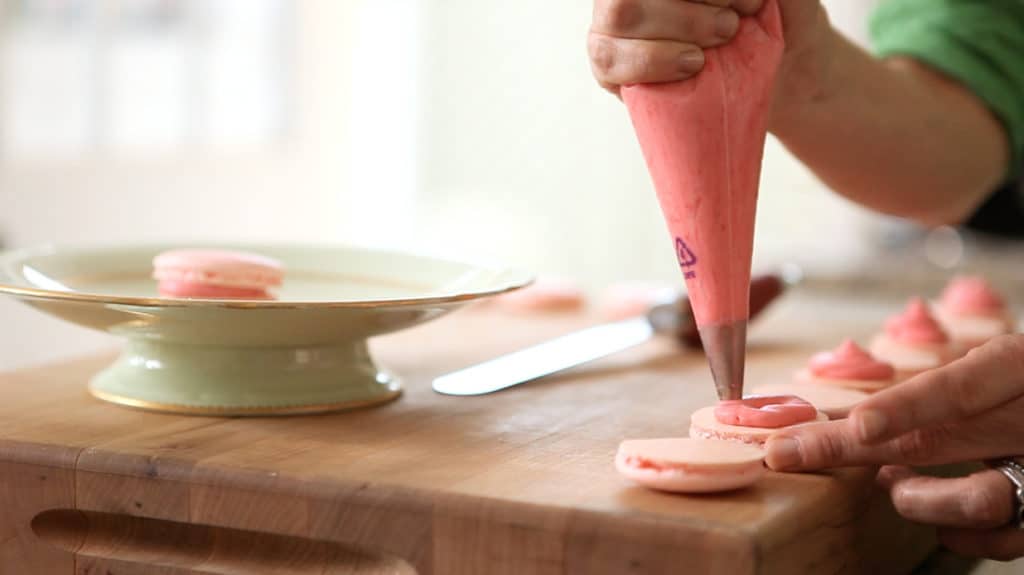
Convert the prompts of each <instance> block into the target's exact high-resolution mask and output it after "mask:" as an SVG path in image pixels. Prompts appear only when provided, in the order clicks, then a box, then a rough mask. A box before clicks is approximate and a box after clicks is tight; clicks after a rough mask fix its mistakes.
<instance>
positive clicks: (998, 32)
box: [870, 0, 1024, 177]
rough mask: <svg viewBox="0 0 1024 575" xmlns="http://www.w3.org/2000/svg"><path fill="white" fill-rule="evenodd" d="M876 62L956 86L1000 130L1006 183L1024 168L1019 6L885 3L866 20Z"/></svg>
mask: <svg viewBox="0 0 1024 575" xmlns="http://www.w3.org/2000/svg"><path fill="white" fill-rule="evenodd" d="M870 31H871V39H872V42H873V44H874V47H875V50H876V52H877V53H878V54H879V55H880V56H895V55H900V56H909V57H912V58H915V59H917V60H920V61H922V62H924V63H926V64H928V65H929V66H931V67H933V68H935V69H937V70H939V71H941V72H943V73H945V74H946V75H948V76H949V77H951V78H953V79H955V80H957V81H959V82H960V83H962V84H963V85H964V86H966V87H967V88H968V89H969V90H971V91H972V92H974V93H975V94H976V95H977V96H978V98H980V99H981V100H982V101H983V102H985V104H986V105H988V107H989V109H990V110H992V113H993V114H995V116H996V117H997V118H999V120H1000V121H1001V122H1002V123H1003V126H1004V127H1005V128H1006V133H1007V136H1008V137H1009V141H1010V146H1011V156H1012V158H1011V160H1012V163H1011V165H1010V174H1009V176H1010V177H1014V176H1016V174H1018V173H1019V170H1020V169H1021V167H1022V165H1024V1H1022V0H887V1H885V2H883V3H882V4H881V5H880V6H879V7H878V9H877V10H876V11H875V12H874V14H873V15H872V18H871V26H870Z"/></svg>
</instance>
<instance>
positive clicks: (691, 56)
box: [679, 49, 704, 74]
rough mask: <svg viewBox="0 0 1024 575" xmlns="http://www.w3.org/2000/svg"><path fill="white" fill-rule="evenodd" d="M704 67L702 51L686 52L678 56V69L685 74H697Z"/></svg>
mask: <svg viewBox="0 0 1024 575" xmlns="http://www.w3.org/2000/svg"><path fill="white" fill-rule="evenodd" d="M703 67H704V51H703V50H700V49H695V50H686V51H685V52H682V53H681V54H679V69H680V70H681V71H683V72H685V73H688V74H692V73H693V72H699V71H700V69H701V68H703Z"/></svg>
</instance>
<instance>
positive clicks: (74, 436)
mask: <svg viewBox="0 0 1024 575" xmlns="http://www.w3.org/2000/svg"><path fill="white" fill-rule="evenodd" d="M899 305H900V302H896V301H891V302H879V301H863V300H862V301H857V302H855V301H853V300H850V299H842V298H823V297H814V296H811V295H809V294H801V293H794V294H791V295H789V296H788V297H787V298H786V299H784V300H783V301H782V302H780V303H779V304H776V306H775V307H773V308H771V309H770V310H769V312H768V313H767V315H766V317H764V318H763V319H762V320H761V321H760V322H759V323H758V324H757V326H756V328H755V329H754V330H753V332H752V335H751V348H750V355H749V359H748V385H751V384H754V383H756V382H765V381H785V380H787V379H788V378H789V377H790V375H791V373H792V372H793V370H794V369H795V368H797V367H798V366H800V365H801V364H802V363H803V362H804V361H805V360H806V357H807V356H808V354H810V353H811V352H812V351H815V350H817V349H818V348H821V347H825V346H832V345H834V344H835V343H836V342H837V341H838V340H839V339H840V338H841V337H844V336H849V335H852V336H859V337H862V338H863V337H866V336H868V335H869V334H870V333H871V332H872V331H873V330H874V329H875V328H876V326H878V325H880V321H881V320H882V318H883V317H884V316H885V315H886V314H887V313H889V312H891V311H893V310H895V309H897V308H898V307H899ZM595 321H597V318H595V317H593V316H588V315H586V314H568V315H564V314H563V315H553V316H545V315H536V316H518V317H516V316H510V315H506V314H503V313H501V312H498V311H493V310H488V309H487V308H485V307H483V308H479V309H469V310H465V311H463V312H459V313H457V314H454V315H452V316H450V317H448V318H445V319H442V320H439V321H436V322H434V323H431V324H428V325H425V326H421V327H419V328H416V329H414V330H410V331H407V332H405V333H402V334H397V335H394V336H390V337H389V338H386V339H382V340H380V341H377V342H375V343H374V348H375V351H376V354H377V356H378V357H379V358H380V360H381V362H382V363H383V364H385V365H386V366H388V368H389V369H390V370H391V371H392V372H393V373H395V374H397V375H398V376H400V377H401V378H402V380H403V381H404V383H405V386H406V393H405V395H404V396H403V397H402V398H401V399H400V400H398V401H397V402H395V403H392V404H390V405H387V406H384V407H381V408H376V409H369V410H363V411H355V412H349V413H341V414H333V415H323V416H311V417H295V418H280V419H274V418H265V419H215V418H194V417H182V416H173V415H162V414H153V413H145V412H141V411H133V410H128V409H124V408H120V407H115V406H111V405H107V404H105V403H102V402H99V401H97V400H94V399H92V398H91V397H89V396H88V395H87V393H86V391H85V384H86V381H87V380H88V378H89V377H90V375H91V374H92V373H94V372H95V371H96V370H98V369H99V368H100V367H101V366H103V365H104V364H105V363H106V362H108V361H109V360H110V359H111V358H110V357H101V358H93V359H87V360H82V361H75V362H72V363H67V364H63V365H57V366H51V367H45V368H40V369H33V370H28V371H22V372H17V373H11V374H6V375H0V400H2V401H0V506H2V509H4V513H3V514H0V573H2V574H8V573H10V574H19V575H21V574H28V575H34V574H46V575H50V574H54V575H57V574H61V573H68V574H71V573H80V574H85V573H88V574H108V573H109V574H112V575H115V574H116V575H125V574H136V573H146V574H162V575H170V574H174V575H180V574H184V573H217V574H229V573H230V574H236V573H238V574H241V573H246V574H251V573H295V574H310V573H318V574H319V573H359V574H363V573H420V574H456V575H459V574H477V573H483V574H494V575H499V574H506V573H507V574H517V575H521V574H532V573H542V574H547V573H557V574H566V573H568V574H586V575H601V574H606V573H607V574H612V573H615V574H617V573H701V574H704V573H724V574H744V573H816V574H817V573H876V572H886V573H897V572H906V571H908V570H910V569H911V568H912V566H914V565H915V564H917V563H918V562H919V561H921V560H922V559H923V558H924V557H925V556H926V555H927V554H928V553H929V552H930V550H932V549H933V548H934V538H933V534H932V532H931V531H930V530H929V529H926V528H923V527H920V526H915V525H912V524H910V523H908V522H905V521H903V520H901V519H900V518H898V517H897V516H896V515H895V513H894V512H893V510H892V508H891V507H890V505H889V504H888V503H887V500H886V497H885V496H884V494H882V493H880V492H878V491H877V490H876V489H875V488H874V487H873V475H874V471H873V470H871V469H847V470H841V471H838V472H834V473H821V474H806V475H797V474H776V473H769V475H768V477H767V479H766V480H764V481H763V482H761V483H760V484H759V485H757V486H756V487H754V488H752V489H748V490H744V491H740V492H735V493H729V494H723V495H707V496H678V495H667V494H661V493H655V492H651V491H646V490H644V489H640V488H637V487H634V486H632V485H630V484H629V483H628V482H626V481H625V480H623V479H621V478H620V477H619V476H618V475H617V474H616V473H615V471H614V469H613V467H612V458H613V455H614V453H615V449H616V447H617V445H618V443H619V441H620V440H622V439H623V438H627V437H655V436H672V435H685V434H686V431H687V428H688V415H689V413H690V412H691V411H693V410H694V409H696V408H698V407H701V406H703V405H706V404H709V403H711V402H712V401H713V400H714V395H713V394H714V392H713V386H712V383H711V381H710V377H709V374H708V369H707V367H706V364H705V361H704V358H703V357H702V356H701V355H700V354H697V353H694V352H685V351H681V350H680V349H679V348H677V347H676V346H675V345H674V344H673V343H672V342H670V341H665V340H655V341H652V342H650V343H647V344H644V345H642V346H640V347H638V348H635V349H633V350H631V351H628V352H624V353H621V354H619V355H616V356H613V357H611V358H607V359H605V360H602V361H600V362H596V363H593V364H591V365H588V366H585V367H581V368H577V369H575V370H573V371H571V372H568V373H566V374H564V375H561V376H558V377H551V378H548V379H545V380H542V381H538V382H535V383H533V384H529V385H524V386H519V387H517V388H513V389H510V390H506V391H504V392H501V393H497V394H494V395H489V396H481V397H468V398H456V397H446V396H440V395H437V394H435V393H433V392H432V391H431V390H430V388H429V381H430V380H431V378H432V377H433V376H436V375H438V374H441V373H444V372H446V371H449V370H452V369H456V368H459V367H462V366H465V365H467V364H469V363H473V362H476V361H479V360H483V359H486V358H489V357H492V356H494V355H496V354H499V353H503V352H507V351H511V350H513V349H516V348H518V347H521V346H523V345H526V344H529V343H534V342H537V341H540V340H543V339H546V338H548V337H551V336H555V335H558V334H561V333H565V332H567V331H569V330H572V329H575V328H578V327H582V326H585V325H588V324H592V323H594V322H595Z"/></svg>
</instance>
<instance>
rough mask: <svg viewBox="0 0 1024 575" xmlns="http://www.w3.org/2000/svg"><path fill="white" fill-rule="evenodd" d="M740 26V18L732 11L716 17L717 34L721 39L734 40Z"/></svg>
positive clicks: (724, 11) (721, 13)
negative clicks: (733, 37)
mask: <svg viewBox="0 0 1024 575" xmlns="http://www.w3.org/2000/svg"><path fill="white" fill-rule="evenodd" d="M739 26H740V17H739V15H738V14H736V13H735V12H733V11H732V10H722V11H721V12H719V13H718V16H715V33H716V34H718V36H719V37H721V38H732V36H733V34H735V33H736V29H737V28H739Z"/></svg>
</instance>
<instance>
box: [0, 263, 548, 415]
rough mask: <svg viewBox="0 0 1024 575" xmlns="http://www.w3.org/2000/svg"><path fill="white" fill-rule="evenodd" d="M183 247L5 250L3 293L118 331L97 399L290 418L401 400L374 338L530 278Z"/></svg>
mask: <svg viewBox="0 0 1024 575" xmlns="http://www.w3.org/2000/svg"><path fill="white" fill-rule="evenodd" d="M186 245H187V244H186ZM182 247H183V245H181V244H178V245H148V246H129V247H117V248H81V249H59V248H52V247H43V248H36V249H25V250H18V251H11V252H7V253H3V254H0V293H5V294H8V295H11V296H14V297H16V298H18V299H20V300H21V301H23V302H25V303H27V304H28V305H31V306H33V307H35V308H37V309H39V310H41V311H44V312H46V313H49V314H51V315H54V316H57V317H59V318H62V319H64V320H67V321H70V322H73V323H76V324H79V325H83V326H86V327H89V328H93V329H98V330H103V331H106V332H108V333H111V334H113V335H115V336H117V337H119V338H121V339H122V340H123V342H124V349H123V352H122V354H121V356H120V357H119V358H118V359H117V360H116V361H115V362H114V363H113V364H111V365H109V366H107V367H106V368H105V369H103V370H102V371H101V372H100V373H98V374H96V375H95V377H93V378H92V380H91V382H90V384H89V390H90V391H91V393H92V394H93V395H95V396H96V397H99V398H101V399H104V400H107V401H111V402H114V403H118V404H122V405H127V406H131V407H137V408H145V409H153V410H159V411H166V412H175V413H188V414H206V415H286V414H295V413H312V412H321V411H331V410H338V409H346V408H352V407H360V406H367V405H374V404H378V403H382V402H387V401H389V400H392V399H395V398H396V397H398V395H399V393H400V391H401V385H400V383H399V382H398V381H396V380H395V379H393V378H392V377H391V376H390V375H388V374H387V373H384V372H383V371H381V370H380V369H378V368H377V366H376V365H375V364H374V362H373V359H372V358H371V356H370V353H369V352H368V350H367V344H366V341H367V339H368V338H370V337H372V336H377V335H380V334H384V333H389V332H392V331H395V330H400V329H405V328H408V327H411V326H414V325H416V324H419V323H422V322H425V321H428V320H431V319H434V318H437V317H440V316H441V315H443V314H445V313H447V312H448V311H451V310H453V309H455V308H457V307H459V306H461V305H463V304H464V303H466V302H469V301H472V300H476V299H480V298H484V297H487V296H490V295H496V294H500V293H504V292H508V291H512V290H514V289H517V288H519V287H522V286H524V285H526V284H528V283H529V282H530V281H531V278H530V277H529V276H528V275H527V274H525V273H523V272H519V271H515V270H509V269H498V268H488V267H482V266H476V265H471V264H465V263H459V262H452V261H445V260H440V259H434V258H429V257H422V256H416V255H410V254H403V253H393V252H385V251H377V250H369V249H362V248H355V247H315V246H305V247H303V246H275V245H262V246H226V250H236V251H226V250H218V251H208V250H206V251H193V250H184V251H182V250H179V249H178V248H182ZM218 247H222V248H225V246H218ZM237 250H240V251H241V253H239V251H237ZM158 256H159V257H158ZM154 265H155V269H154Z"/></svg>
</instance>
